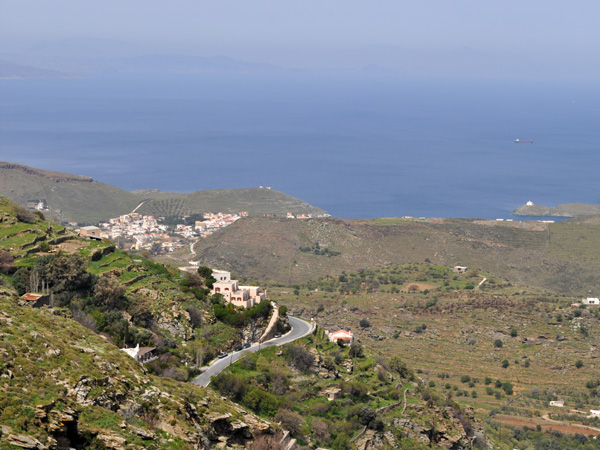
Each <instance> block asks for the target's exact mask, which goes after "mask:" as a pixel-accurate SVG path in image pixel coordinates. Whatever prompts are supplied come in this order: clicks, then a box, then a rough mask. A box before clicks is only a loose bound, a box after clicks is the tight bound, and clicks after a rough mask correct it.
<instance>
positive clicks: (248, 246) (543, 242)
mask: <svg viewBox="0 0 600 450" xmlns="http://www.w3.org/2000/svg"><path fill="white" fill-rule="evenodd" d="M265 243H269V244H268V247H265ZM599 244H600V226H598V224H595V223H572V222H570V221H566V222H561V223H556V224H544V223H539V222H527V223H522V222H496V221H490V220H467V219H430V220H404V219H373V220H340V219H312V220H307V221H301V220H287V219H277V218H260V217H254V218H249V219H246V220H242V221H238V222H236V223H235V224H233V225H231V226H229V227H227V228H225V229H223V230H220V231H219V232H217V233H215V234H214V235H212V236H210V237H209V238H207V239H204V240H202V241H200V242H198V243H197V244H196V245H195V247H194V249H195V251H196V253H197V255H198V257H199V259H200V260H201V261H203V263H204V264H210V265H213V266H215V267H220V268H222V269H225V270H232V271H234V272H237V273H240V274H244V275H245V276H247V277H249V278H254V279H260V280H265V281H267V280H271V281H274V282H276V283H284V284H290V283H291V284H293V283H298V282H304V281H307V280H311V279H316V278H319V277H322V276H325V275H339V274H340V273H342V271H349V270H350V271H356V270H359V269H361V268H368V267H373V266H378V265H386V264H391V263H397V264H404V263H410V262H423V261H425V260H426V259H427V260H430V261H431V262H432V263H435V264H442V265H451V266H454V265H466V266H470V267H479V268H481V269H483V270H485V271H487V272H489V273H495V274H497V275H499V276H502V277H505V278H507V279H509V280H511V281H512V282H516V283H522V284H526V285H531V286H536V287H539V288H543V289H549V290H553V291H555V292H560V293H571V294H582V295H583V294H587V293H589V292H590V291H591V292H593V291H594V290H596V289H597V283H596V279H597V278H596V274H597V273H598V271H599V270H600V257H599V256H598V254H597V252H596V251H595V249H596V248H597V247H598V245H599Z"/></svg>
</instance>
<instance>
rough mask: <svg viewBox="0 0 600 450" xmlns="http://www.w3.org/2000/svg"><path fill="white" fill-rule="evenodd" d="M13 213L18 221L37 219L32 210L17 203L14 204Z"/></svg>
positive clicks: (33, 221) (31, 221)
mask: <svg viewBox="0 0 600 450" xmlns="http://www.w3.org/2000/svg"><path fill="white" fill-rule="evenodd" d="M14 214H15V216H16V217H17V219H18V220H19V222H25V223H35V222H36V221H37V219H38V218H37V216H36V215H35V214H34V212H33V211H30V210H28V209H26V208H23V207H21V206H18V205H16V207H15V211H14Z"/></svg>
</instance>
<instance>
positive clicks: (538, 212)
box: [514, 203, 600, 217]
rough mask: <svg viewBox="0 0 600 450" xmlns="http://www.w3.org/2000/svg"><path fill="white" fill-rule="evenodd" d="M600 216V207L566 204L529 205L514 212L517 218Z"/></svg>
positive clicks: (585, 204) (584, 204)
mask: <svg viewBox="0 0 600 450" xmlns="http://www.w3.org/2000/svg"><path fill="white" fill-rule="evenodd" d="M598 214H600V205H590V204H587V203H565V204H563V205H557V206H542V205H534V204H527V205H523V206H520V207H519V208H517V209H516V210H515V212H514V215H515V216H541V217H579V216H592V215H598Z"/></svg>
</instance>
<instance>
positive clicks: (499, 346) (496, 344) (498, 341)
mask: <svg viewBox="0 0 600 450" xmlns="http://www.w3.org/2000/svg"><path fill="white" fill-rule="evenodd" d="M503 345H504V344H503V342H502V339H496V340H495V341H494V347H496V348H502V346H503Z"/></svg>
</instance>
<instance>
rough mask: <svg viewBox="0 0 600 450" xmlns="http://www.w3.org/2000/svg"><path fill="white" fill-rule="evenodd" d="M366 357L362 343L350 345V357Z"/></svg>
mask: <svg viewBox="0 0 600 450" xmlns="http://www.w3.org/2000/svg"><path fill="white" fill-rule="evenodd" d="M363 355H364V351H363V348H362V345H361V344H360V342H353V343H352V344H351V345H350V350H348V356H350V357H351V358H362V357H363Z"/></svg>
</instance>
